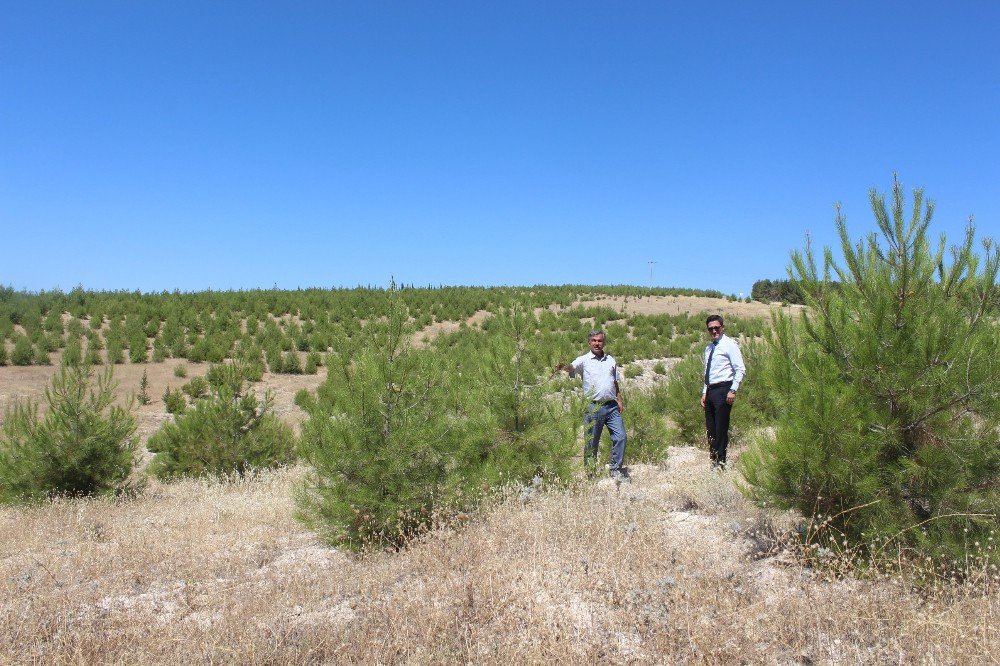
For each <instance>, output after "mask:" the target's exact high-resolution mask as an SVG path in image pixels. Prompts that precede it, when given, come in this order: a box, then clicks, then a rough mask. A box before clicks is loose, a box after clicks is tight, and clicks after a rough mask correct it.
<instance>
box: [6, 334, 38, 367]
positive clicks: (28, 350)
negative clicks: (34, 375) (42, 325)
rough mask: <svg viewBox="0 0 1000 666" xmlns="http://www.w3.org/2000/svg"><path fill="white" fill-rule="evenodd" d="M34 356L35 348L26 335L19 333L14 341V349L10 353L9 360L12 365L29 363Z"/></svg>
mask: <svg viewBox="0 0 1000 666" xmlns="http://www.w3.org/2000/svg"><path fill="white" fill-rule="evenodd" d="M34 356H35V350H34V348H33V347H32V346H31V340H29V339H28V338H27V336H24V335H19V336H18V337H17V340H15V341H14V350H13V351H12V352H11V353H10V362H11V363H12V364H13V365H31V361H32V359H33V358H34Z"/></svg>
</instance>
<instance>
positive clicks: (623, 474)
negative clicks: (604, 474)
mask: <svg viewBox="0 0 1000 666" xmlns="http://www.w3.org/2000/svg"><path fill="white" fill-rule="evenodd" d="M610 475H611V480H612V481H614V482H615V483H631V481H632V477H630V476H629V475H628V470H626V469H625V468H624V467H622V468H620V469H613V470H611V472H610Z"/></svg>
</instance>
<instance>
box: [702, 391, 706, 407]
mask: <svg viewBox="0 0 1000 666" xmlns="http://www.w3.org/2000/svg"><path fill="white" fill-rule="evenodd" d="M701 406H702V407H704V406H705V394H704V393H702V394H701Z"/></svg>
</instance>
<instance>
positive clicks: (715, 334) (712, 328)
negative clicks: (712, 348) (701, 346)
mask: <svg viewBox="0 0 1000 666" xmlns="http://www.w3.org/2000/svg"><path fill="white" fill-rule="evenodd" d="M705 326H707V327H708V334H709V335H710V336H711V338H712V341H713V342H715V341H716V340H718V339H719V338H721V337H722V333H723V332H724V331H725V330H726V326H725V325H724V324H723V323H722V317H720V316H719V315H710V316H709V318H708V319H706V320H705Z"/></svg>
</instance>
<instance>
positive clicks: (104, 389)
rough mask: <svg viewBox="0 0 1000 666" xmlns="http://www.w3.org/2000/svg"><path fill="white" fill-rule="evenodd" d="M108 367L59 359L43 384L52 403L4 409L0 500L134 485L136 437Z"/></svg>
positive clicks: (95, 492)
mask: <svg viewBox="0 0 1000 666" xmlns="http://www.w3.org/2000/svg"><path fill="white" fill-rule="evenodd" d="M116 388H117V387H116V385H115V383H114V382H113V381H112V376H111V369H110V368H108V369H107V371H105V372H103V373H101V374H99V375H98V376H97V377H96V379H95V377H94V375H93V371H92V370H91V368H90V367H89V366H84V365H73V366H65V365H64V366H62V367H61V368H60V370H59V373H58V374H57V375H56V376H55V377H54V378H53V379H52V384H51V386H50V387H49V388H47V389H46V390H45V401H46V403H47V405H48V410H47V411H46V413H45V416H44V417H39V414H38V406H37V405H36V404H35V403H32V402H31V401H28V402H26V403H17V404H16V405H14V406H13V407H12V408H10V409H8V410H7V411H6V413H5V415H4V423H3V428H2V434H0V501H4V502H16V501H23V500H36V499H44V498H47V497H52V496H54V495H63V494H65V495H73V496H79V495H104V494H112V493H119V492H122V491H124V490H127V489H128V488H129V482H128V479H129V476H130V474H131V473H132V470H133V468H134V466H135V463H136V449H137V446H138V440H137V439H136V437H135V431H136V424H135V419H134V418H133V416H132V414H131V413H130V408H129V407H128V406H126V407H121V406H117V405H115V404H114V401H115V391H116Z"/></svg>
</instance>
